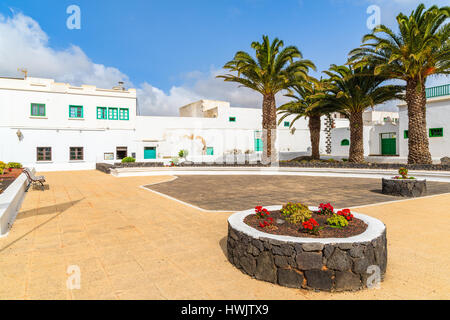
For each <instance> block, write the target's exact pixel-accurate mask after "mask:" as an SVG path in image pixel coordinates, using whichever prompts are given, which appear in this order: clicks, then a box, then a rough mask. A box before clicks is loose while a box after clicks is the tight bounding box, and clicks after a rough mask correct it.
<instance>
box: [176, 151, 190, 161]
mask: <svg viewBox="0 0 450 320" xmlns="http://www.w3.org/2000/svg"><path fill="white" fill-rule="evenodd" d="M188 154H189V152H188V151H187V150H180V152H178V156H179V157H180V158H184V159H186V157H187V156H188Z"/></svg>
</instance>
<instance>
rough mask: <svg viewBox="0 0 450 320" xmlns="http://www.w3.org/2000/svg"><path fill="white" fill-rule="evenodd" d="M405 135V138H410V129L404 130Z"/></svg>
mask: <svg viewBox="0 0 450 320" xmlns="http://www.w3.org/2000/svg"><path fill="white" fill-rule="evenodd" d="M403 137H404V138H405V139H408V138H409V131H408V130H405V131H404V132H403Z"/></svg>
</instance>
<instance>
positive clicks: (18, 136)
mask: <svg viewBox="0 0 450 320" xmlns="http://www.w3.org/2000/svg"><path fill="white" fill-rule="evenodd" d="M16 135H17V138H19V141H22V139H23V134H22V131H20V129H19V130H17V132H16Z"/></svg>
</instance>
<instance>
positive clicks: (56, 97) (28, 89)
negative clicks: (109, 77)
mask: <svg viewBox="0 0 450 320" xmlns="http://www.w3.org/2000/svg"><path fill="white" fill-rule="evenodd" d="M32 103H39V104H45V111H46V114H45V116H44V117H36V116H32V115H31V104H32ZM69 105H82V106H83V118H82V119H71V118H69ZM0 106H1V108H2V114H1V116H0V133H1V138H2V140H1V143H0V160H2V161H4V162H21V163H22V164H23V165H25V166H29V167H36V169H37V170H39V171H47V170H81V169H93V168H95V163H96V162H97V161H98V160H99V159H103V157H104V153H105V152H113V153H115V151H116V147H117V146H124V147H128V149H129V154H131V152H133V151H132V150H133V149H136V146H135V145H136V143H135V142H134V140H135V127H136V124H135V123H136V91H135V90H134V89H130V90H127V91H121V90H120V91H119V90H108V89H97V88H96V87H94V86H82V87H72V86H70V85H68V84H58V83H55V82H54V81H53V80H50V79H36V78H27V79H26V80H23V79H5V78H0ZM98 106H99V107H100V106H101V107H113V108H128V110H129V120H99V119H97V107H98ZM19 132H20V133H21V135H22V136H21V138H20V139H19V137H18V136H17V133H19ZM37 147H51V148H52V160H51V161H49V162H37V159H36V158H37V156H36V151H37V150H36V148H37ZM70 147H83V148H84V150H83V151H84V160H82V161H70V160H69V148H70Z"/></svg>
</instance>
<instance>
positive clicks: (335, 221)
mask: <svg viewBox="0 0 450 320" xmlns="http://www.w3.org/2000/svg"><path fill="white" fill-rule="evenodd" d="M327 224H328V225H329V226H330V227H331V228H338V229H341V228H345V227H347V226H348V221H347V219H346V218H345V217H343V216H338V215H337V214H333V216H332V217H331V218H328V219H327Z"/></svg>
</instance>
